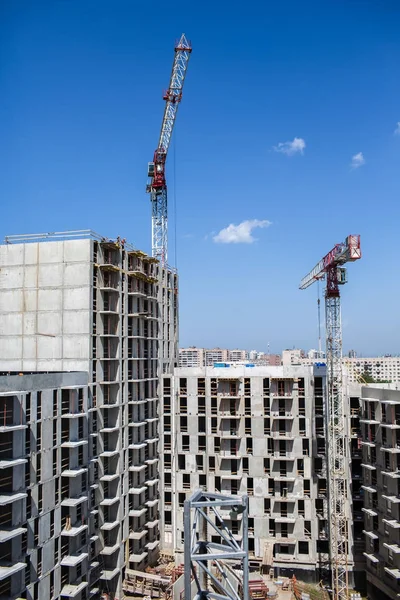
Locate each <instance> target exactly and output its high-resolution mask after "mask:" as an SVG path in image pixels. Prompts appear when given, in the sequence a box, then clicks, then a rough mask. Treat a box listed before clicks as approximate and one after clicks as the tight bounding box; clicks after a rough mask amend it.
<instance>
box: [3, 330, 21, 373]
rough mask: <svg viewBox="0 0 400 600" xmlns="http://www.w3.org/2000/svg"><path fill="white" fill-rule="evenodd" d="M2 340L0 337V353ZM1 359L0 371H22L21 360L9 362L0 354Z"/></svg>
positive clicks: (9, 360)
mask: <svg viewBox="0 0 400 600" xmlns="http://www.w3.org/2000/svg"><path fill="white" fill-rule="evenodd" d="M3 340H4V338H1V337H0V352H2V351H1V348H2V344H3ZM0 358H1V370H2V371H6V372H7V371H20V370H21V369H22V361H21V360H11V359H9V358H7V357H6V358H4V355H3V354H0Z"/></svg>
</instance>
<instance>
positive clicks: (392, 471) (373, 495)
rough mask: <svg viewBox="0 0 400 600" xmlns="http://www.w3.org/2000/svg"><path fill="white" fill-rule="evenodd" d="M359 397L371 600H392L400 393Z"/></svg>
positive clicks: (397, 544)
mask: <svg viewBox="0 0 400 600" xmlns="http://www.w3.org/2000/svg"><path fill="white" fill-rule="evenodd" d="M393 387H394V386H393V385H392V386H391V385H379V386H376V385H374V384H372V385H371V386H363V387H362V392H361V403H362V414H361V420H360V423H361V428H362V436H363V442H362V452H363V465H362V466H363V471H364V473H363V480H364V481H363V486H362V488H363V490H364V507H363V512H364V535H365V545H366V549H365V557H366V559H367V581H368V593H369V597H370V598H372V599H373V600H381V599H386V598H390V599H393V600H394V599H395V598H398V597H399V589H400V390H397V389H390V388H393Z"/></svg>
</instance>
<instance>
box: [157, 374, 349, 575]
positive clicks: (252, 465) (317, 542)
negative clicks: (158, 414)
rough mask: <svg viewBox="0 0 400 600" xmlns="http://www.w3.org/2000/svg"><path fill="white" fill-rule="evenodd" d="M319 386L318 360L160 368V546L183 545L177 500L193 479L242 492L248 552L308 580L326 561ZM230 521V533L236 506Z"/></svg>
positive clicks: (196, 484) (235, 525)
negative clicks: (311, 363) (163, 372)
mask: <svg viewBox="0 0 400 600" xmlns="http://www.w3.org/2000/svg"><path fill="white" fill-rule="evenodd" d="M324 396H325V368H324V367H320V368H318V367H301V366H298V367H295V366H290V367H246V366H243V365H242V366H239V365H237V366H230V367H225V368H191V369H189V368H177V369H175V375H174V377H170V376H164V382H163V399H162V414H163V427H162V436H163V437H162V447H163V448H164V454H163V456H161V457H160V460H161V462H162V466H161V473H162V477H163V481H162V486H161V489H162V490H163V496H162V499H161V502H162V510H161V515H162V516H161V518H162V520H163V522H162V533H163V537H162V543H163V546H164V547H165V548H170V549H171V550H173V551H176V552H177V553H178V554H179V553H181V552H182V551H183V503H184V500H185V499H186V498H187V497H188V495H190V494H191V492H192V491H193V490H194V489H196V488H205V489H207V491H211V492H212V491H216V492H222V493H223V492H226V493H228V494H236V493H239V494H241V493H247V494H248V495H249V501H250V508H249V552H250V558H251V561H252V562H253V563H257V565H258V566H260V567H261V568H263V569H264V570H268V569H270V568H274V570H275V573H276V574H280V575H286V574H288V575H291V574H293V573H294V574H296V576H298V577H299V578H300V579H302V580H310V581H316V580H317V581H318V580H319V579H320V578H321V577H322V576H323V574H324V573H325V571H326V570H327V569H329V556H328V552H329V545H328V537H327V536H328V532H329V528H328V522H327V519H328V514H327V473H326V436H325V418H324V410H325V403H324ZM230 525H231V527H232V530H233V532H234V534H235V535H237V536H239V537H240V535H241V523H240V516H239V517H238V518H237V519H234V518H232V520H231V522H230ZM214 541H217V540H214ZM350 547H352V544H350ZM352 566H353V564H352V560H351V557H350V560H349V568H350V570H351V569H352Z"/></svg>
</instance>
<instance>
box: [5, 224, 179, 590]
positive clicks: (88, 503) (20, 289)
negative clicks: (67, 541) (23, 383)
mask: <svg viewBox="0 0 400 600" xmlns="http://www.w3.org/2000/svg"><path fill="white" fill-rule="evenodd" d="M7 242H8V243H6V244H5V245H2V246H0V268H1V269H0V347H1V356H0V371H4V372H11V371H17V372H18V371H27V370H29V371H44V372H53V371H54V372H55V371H57V372H59V371H84V372H86V373H87V374H88V393H87V403H86V401H85V404H82V405H80V408H78V406H76V407H75V410H72V408H71V409H70V410H69V411H68V414H66V415H62V416H63V417H65V419H68V418H71V419H73V418H78V417H79V416H80V415H82V417H83V416H86V417H87V428H88V429H87V442H88V444H87V446H86V445H82V446H80V447H81V449H82V450H81V451H79V452H80V453H82V452H83V454H82V457H81V458H79V461H78V462H76V461H75V455H74V456H72V455H73V454H74V452H75V450H71V449H70V448H69V446H68V445H67V446H65V442H71V443H72V445H73V446H74V444H75V445H76V444H77V443H78V440H79V439H80V438H82V435H83V434H82V432H80V430H79V431H78V430H77V431H75V434H76V435H75V438H74V439H73V440H69V439H67V438H66V439H65V440H64V439H63V440H61V438H60V439H59V438H56V439H55V441H54V440H53V439H51V440H50V439H48V438H47V437H46V439H44V438H43V444H44V447H45V448H49V447H50V442H51V441H53V442H54V444H53V446H52V448H53V450H54V459H53V461H54V468H56V465H58V462H59V457H60V453H61V460H62V461H63V460H64V458H65V465H64V463H63V470H62V471H61V472H60V473H59V477H60V478H61V479H60V486H61V488H62V489H64V487H65V486H68V485H69V486H70V487H69V490H70V492H71V498H70V499H69V502H70V504H71V503H72V504H71V506H72V508H71V509H70V510H71V522H70V526H71V529H70V530H69V531H70V533H69V536H70V537H71V536H75V535H76V536H77V538H76V540H75V541H76V543H75V545H73V546H72V545H71V546H70V548H71V554H70V555H68V556H69V558H67V557H66V556H65V557H64V558H63V560H64V561H67V560H69V561H70V562H71V565H72V567H75V563H76V562H77V558H76V553H77V552H78V553H79V552H83V553H85V552H86V547H87V543H89V542H88V541H87V538H86V537H85V541H83V537H81V534H82V531H83V530H82V531H81V526H82V518H83V517H84V518H85V519H87V525H88V530H89V531H90V532H91V536H90V540H89V541H90V549H89V550H90V551H87V554H88V562H87V565H86V564H85V569H82V573H80V574H79V577H78V576H77V574H76V573H77V571H79V567H77V571H75V569H74V568H71V570H70V571H69V572H68V577H67V579H66V580H65V581H66V582H67V583H68V584H69V585H70V586H71V589H72V591H73V592H74V594H72V592H71V594H72V595H70V596H67V597H77V598H82V599H83V598H87V597H90V598H100V595H101V592H103V591H104V592H108V593H109V594H110V596H111V597H121V596H122V581H123V573H124V570H125V567H128V568H129V569H132V570H139V571H140V570H143V569H145V568H146V567H147V566H148V565H151V564H154V563H155V562H156V560H157V558H158V553H159V537H160V536H159V509H158V500H159V493H158V482H159V465H158V462H159V461H158V457H159V450H158V441H159V438H158V414H159V413H158V398H159V396H158V385H159V379H158V373H162V372H164V373H171V372H172V369H173V367H174V365H175V364H176V360H177V339H176V338H177V305H178V281H177V274H176V273H175V272H174V271H173V270H171V269H169V268H167V267H162V266H161V265H160V264H159V262H158V261H157V260H156V259H153V258H151V257H150V256H148V255H146V254H145V253H143V252H140V251H138V250H136V249H134V248H133V247H132V246H130V245H129V244H127V243H126V242H125V241H124V240H120V239H117V240H110V239H107V238H103V237H101V236H98V235H96V234H94V233H93V232H90V231H79V232H66V233H59V234H50V235H46V236H33V235H32V236H13V237H10V238H7ZM57 406H58V405H57ZM51 410H52V411H53V405H51ZM57 410H58V408H56V405H54V411H57ZM43 414H44V411H43ZM63 422H64V421H63ZM24 426H25V424H24ZM43 426H44V425H43ZM78 429H79V428H78ZM46 431H47V430H46ZM13 435H16V434H13ZM18 435H19V434H18ZM82 440H86V438H82ZM17 448H20V445H18V446H16V450H15V452H18V450H17ZM32 452H36V450H34V448H33V447H32ZM76 453H77V456H78V454H79V453H78V450H76ZM79 456H80V454H79ZM86 456H87V464H86V462H85V461H86V458H85V457H86ZM14 458H17V457H16V456H15V457H14ZM81 459H82V460H81ZM21 460H24V461H25V462H26V457H25V456H24V458H23V459H22V458H21ZM77 460H78V459H77ZM37 461H38V459H37V458H36V460H32V461H31V463H30V468H31V470H35V469H36V470H37V469H38V466H37V465H38V462H37ZM74 461H75V462H74ZM82 461H83V462H82ZM0 465H1V463H0ZM11 467H12V468H14V466H13V465H11V466H9V465H8V464H6V468H7V469H8V468H11ZM64 467H65V468H64ZM15 468H16V469H19V468H21V467H20V466H18V465H16V466H15ZM64 471H65V472H64ZM7 472H8V471H7ZM46 474H47V475H48V473H47V471H46ZM44 475H45V473H44V471H43V470H42V471H39V472H36V474H35V475H34V476H33V477H34V481H35V484H36V483H37V484H39V486H40V489H41V490H42V494H43V496H42V502H43V507H49V506H53V504H54V498H53V495H54V494H53V491H52V490H51V489H50V488H49V487H48V486H46V485H44V482H43V477H44ZM71 478H72V479H71ZM18 482H19V483H18ZM42 484H43V485H42ZM75 484H76V485H77V487H76V489H75V487H73V486H74V485H75ZM78 484H79V485H78ZM19 487H20V488H21V490H22V489H23V488H25V487H26V484H25V479H24V477H21V478H18V479H17V478H15V479H14V484H13V489H12V490H9V491H10V493H11V492H12V493H13V494H14V493H15V494H17V493H18V492H19ZM64 500H65V499H64ZM26 502H27V499H26V498H25V497H24V498H22V497H21V499H20V503H22V505H21V507H20V510H21V511H22V512H24V511H26ZM68 506H69V505H68ZM86 507H87V508H86ZM39 516H40V515H39ZM46 519H47V517H46ZM46 519H43V523H44V521H45V520H46ZM85 523H86V521H85ZM43 526H44V525H43ZM40 527H42V525H40ZM46 531H47V530H46ZM43 535H45V534H43ZM8 539H9V536H6V537H5V538H4V540H6V541H7V540H8ZM0 541H2V538H0ZM78 542H82V544H81V545H80V543H78ZM31 549H32V548H31V547H29V546H28V548H26V545H25V546H23V545H21V552H20V553H19V554H18V552H16V553H15V552H14V554H13V560H16V561H25V560H28V559H29V557H30V554H31ZM72 549H73V552H72ZM25 552H26V554H25ZM16 554H18V556H17V555H16ZM52 565H53V563H52V562H51V561H50V562H49V561H47V560H43V562H42V564H41V570H40V571H38V570H36V569H30V570H29V569H25V576H26V585H30V584H35V582H38V581H39V580H40V579H42V578H45V577H46V576H47V574H48V572H49V569H50V568H52ZM10 574H11V575H12V573H11V572H10ZM1 575H2V580H5V585H6V586H7V585H8V575H7V571H2V572H1ZM3 575H4V577H3ZM82 582H84V583H86V584H87V585H86V586H82V590H81V589H80V588H79V586H80V585H81V583H82ZM74 586H75V587H74ZM83 587H85V588H86V587H87V589H83ZM35 589H36V588H35ZM78 592H79V595H77V594H78ZM10 597H13V596H10ZM35 597H38V596H35ZM48 597H50V596H48Z"/></svg>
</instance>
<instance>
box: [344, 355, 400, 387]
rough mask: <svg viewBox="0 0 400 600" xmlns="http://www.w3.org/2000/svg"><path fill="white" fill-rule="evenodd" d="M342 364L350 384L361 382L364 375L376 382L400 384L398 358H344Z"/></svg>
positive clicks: (399, 359) (399, 362)
mask: <svg viewBox="0 0 400 600" xmlns="http://www.w3.org/2000/svg"><path fill="white" fill-rule="evenodd" d="M343 364H344V365H345V368H346V372H347V376H348V379H349V382H350V383H357V382H358V381H362V377H363V375H365V374H367V375H368V376H369V377H372V378H373V379H374V380H375V381H377V382H390V383H399V382H400V356H378V357H375V358H360V357H357V358H344V359H343ZM367 383H368V381H367Z"/></svg>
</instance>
